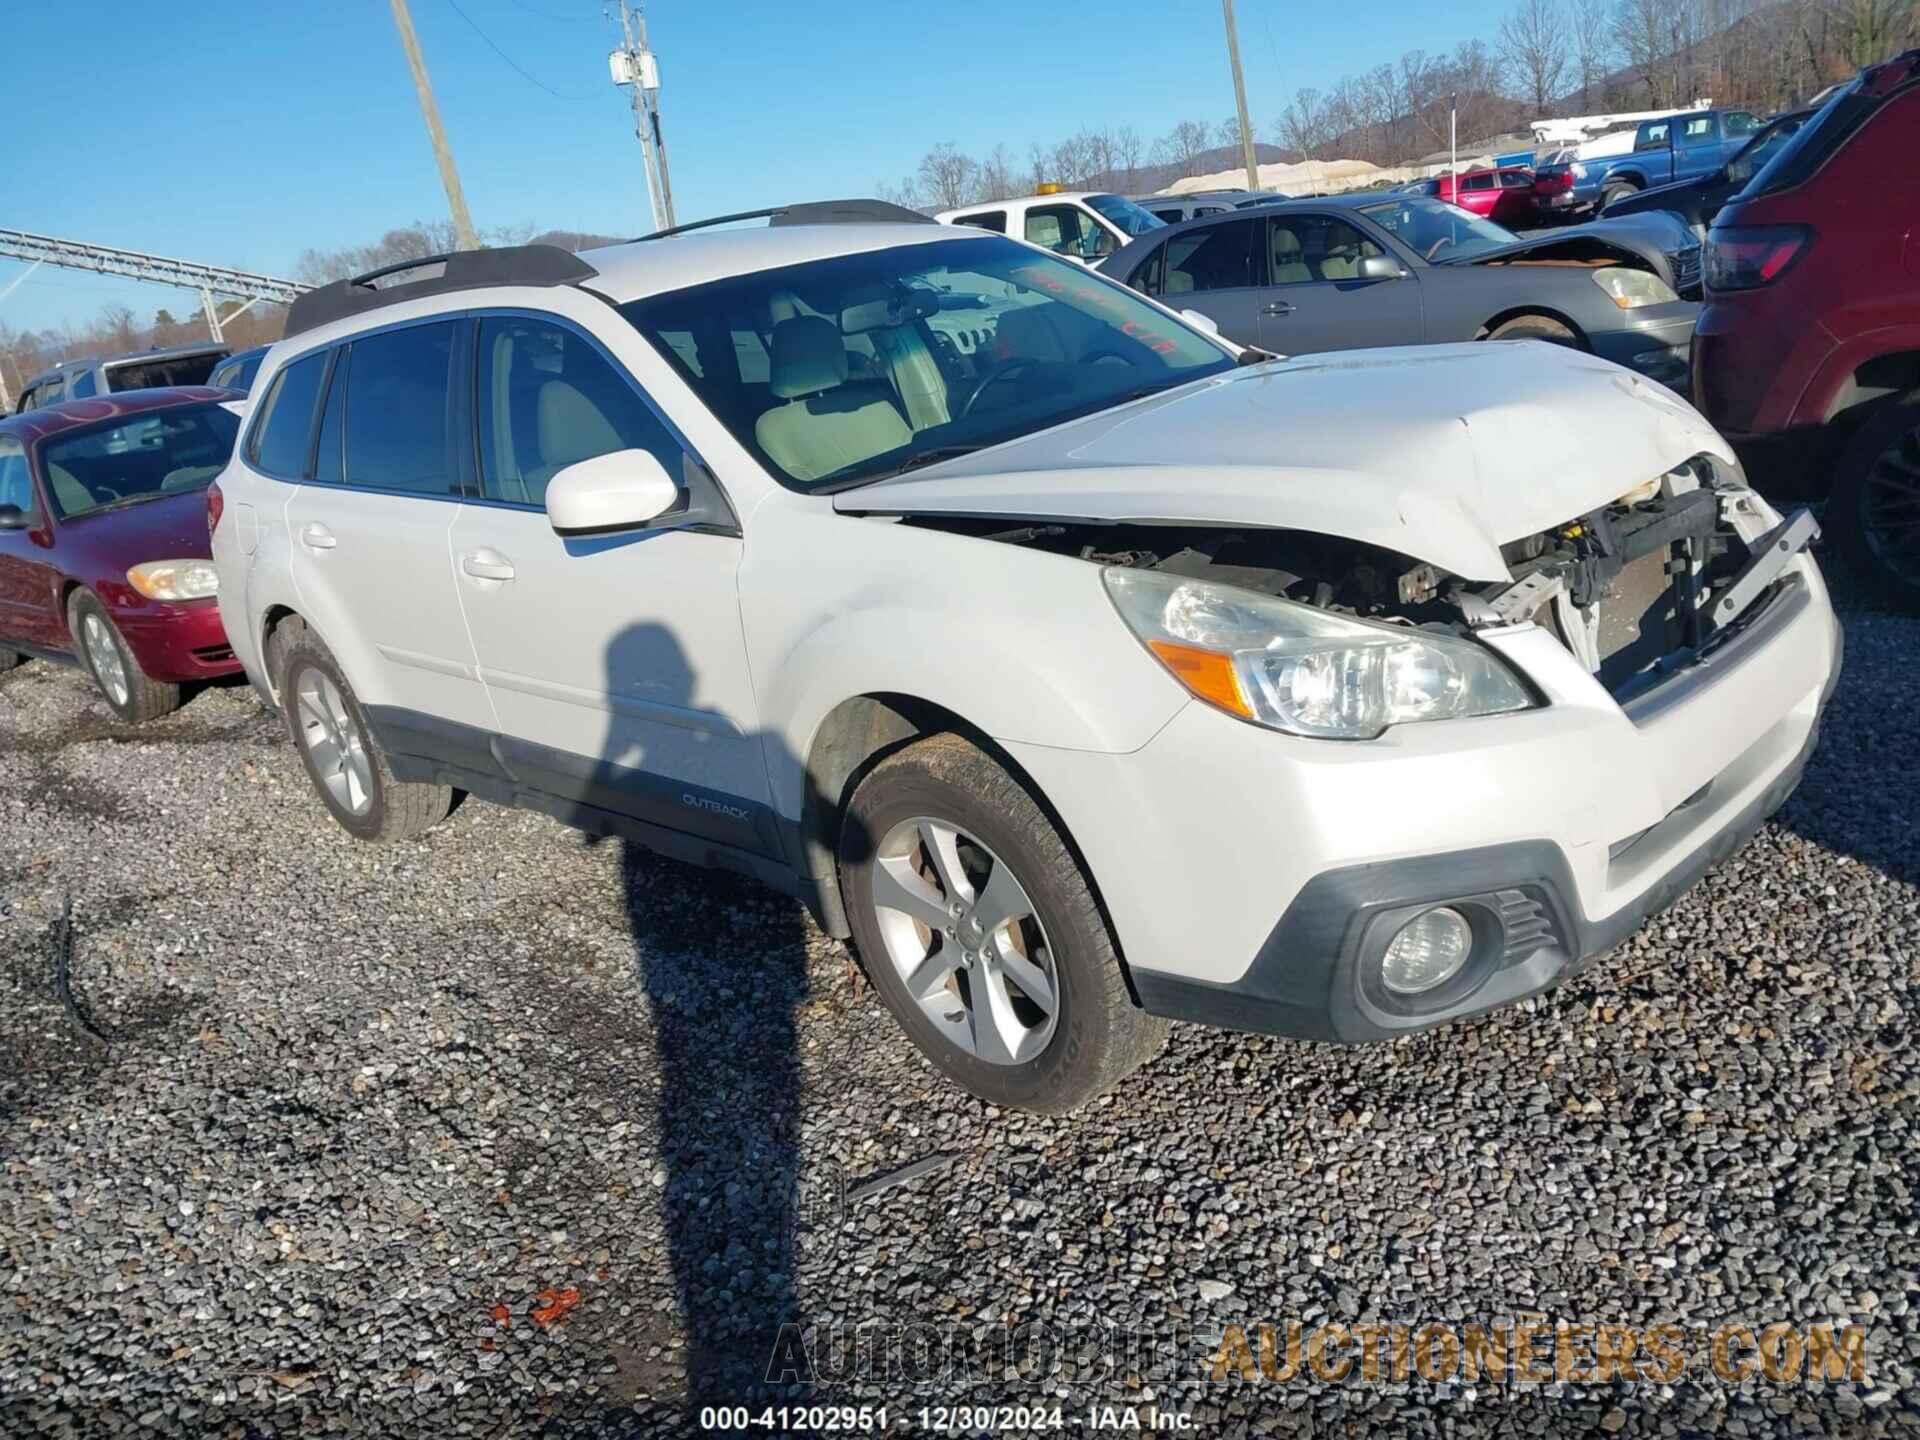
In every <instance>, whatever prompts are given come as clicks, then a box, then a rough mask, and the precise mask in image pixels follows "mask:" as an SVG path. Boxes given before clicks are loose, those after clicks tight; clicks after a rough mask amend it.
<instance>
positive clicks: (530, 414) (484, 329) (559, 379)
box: [356, 316, 682, 505]
mask: <svg viewBox="0 0 1920 1440" xmlns="http://www.w3.org/2000/svg"><path fill="white" fill-rule="evenodd" d="M356 348H357V347H356ZM357 360H358V357H357V356H356V363H357ZM479 366H480V405H479V411H480V416H479V419H480V488H481V493H483V494H484V495H485V496H486V497H487V498H488V499H489V500H505V501H510V502H512V503H514V504H519V505H541V504H544V503H545V502H546V493H547V483H548V482H549V481H551V480H552V479H553V477H554V475H555V474H556V473H558V472H559V471H560V470H562V469H564V468H565V467H566V466H568V465H573V464H576V463H578V462H579V461H581V460H591V459H593V458H594V457H595V456H596V455H607V454H610V453H612V452H613V451H616V450H650V451H652V452H653V454H654V455H655V456H656V457H657V458H658V459H659V461H660V463H661V464H662V465H663V466H665V467H666V471H667V473H668V474H669V475H672V476H674V477H675V478H676V479H677V478H678V477H679V475H680V462H681V453H682V452H681V449H680V444H679V442H678V441H677V440H675V439H674V438H673V436H672V434H671V433H669V431H668V430H667V427H666V425H665V424H664V423H663V422H662V421H661V419H660V418H659V416H657V415H655V414H654V413H653V410H652V408H651V407H650V406H649V405H648V404H647V402H646V401H645V400H643V399H641V398H640V395H639V393H638V392H636V391H635V390H634V388H633V385H632V384H631V382H629V381H628V380H627V378H626V376H625V375H623V374H622V373H621V372H620V371H619V370H617V369H616V368H615V367H614V366H613V365H612V363H610V362H609V361H608V360H607V359H606V357H605V356H603V355H602V354H601V353H600V352H599V351H598V350H597V349H595V348H594V347H593V345H592V344H591V343H589V342H588V341H587V340H586V339H585V338H584V337H583V336H581V335H580V334H579V333H578V332H576V331H573V330H570V329H568V328H566V327H565V326H563V325H557V324H554V323H552V322H550V321H543V320H532V319H525V318H521V317H516V316H497V317H488V318H486V319H484V320H482V321H481V322H480V345H479Z"/></svg>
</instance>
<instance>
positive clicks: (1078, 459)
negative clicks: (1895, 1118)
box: [209, 202, 1840, 1110]
mask: <svg viewBox="0 0 1920 1440" xmlns="http://www.w3.org/2000/svg"><path fill="white" fill-rule="evenodd" d="M769 214H770V219H771V223H770V224H768V225H766V226H764V227H754V228H750V229H742V228H733V229H706V230H702V229H699V228H698V227H689V229H690V230H692V231H693V233H687V232H685V231H683V232H679V233H669V234H666V235H663V236H660V237H657V238H652V239H648V240H644V241H640V242H637V243H634V244H630V245H622V246H617V247H613V248H610V249H605V250H598V251H593V252H590V253H587V254H584V255H581V256H578V257H576V256H573V255H570V254H567V253H565V252H563V251H560V250H556V249H549V248H544V247H527V248H523V249H509V250H496V251H482V252H475V253H468V254H461V255H454V256H449V257H445V258H443V259H441V260H438V261H434V262H428V263H423V264H421V265H417V266H415V267H413V268H411V269H406V270H399V271H394V272H389V273H383V274H380V275H375V276H368V277H362V278H361V279H358V280H354V281H343V282H340V283H338V284H336V285H332V286H329V287H327V288H325V289H323V290H319V291H316V292H314V293H312V294H310V295H308V296H306V297H305V298H303V299H302V300H301V301H300V302H299V303H297V304H296V305H295V306H294V307H293V312H292V315H291V318H290V322H289V326H288V335H287V338H286V339H285V340H283V341H281V342H280V343H279V344H277V345H275V346H274V347H273V350H272V352H271V354H269V355H268V357H267V359H266V361H265V363H264V365H263V367H262V369H261V373H260V377H259V381H258V384H257V385H256V388H255V394H256V395H258V396H259V397H261V398H260V399H259V401H258V402H257V404H256V405H255V407H254V413H253V414H252V415H251V416H250V418H249V424H248V426H247V428H246V430H245V431H244V434H243V437H242V440H241V443H240V445H239V446H238V448H237V450H236V453H235V456H234V458H233V460H232V462H231V464H230V465H229V466H228V468H227V469H226V471H225V473H224V474H223V475H222V476H221V477H220V479H219V482H218V485H217V486H216V488H215V489H214V490H213V491H212V492H211V493H210V497H209V513H210V517H211V520H212V523H213V532H214V533H213V550H214V557H215V560H216V563H217V565H218V568H219V595H220V609H221V613H222V615H223V617H224V618H225V621H226V626H227V632H228V634H229V636H230V637H231V640H232V643H233V648H234V651H235V653H236V654H237V655H238V656H239V657H240V659H241V660H242V661H243V662H244V664H245V666H246V669H247V672H248V674H249V675H250V676H251V677H252V680H253V682H254V684H255V685H256V686H257V687H258V688H259V690H260V692H261V694H262V695H263V696H264V697H266V698H267V700H268V701H269V703H271V704H273V705H275V706H277V707H278V708H279V709H280V710H281V711H282V712H283V713H284V714H285V716H286V718H287V721H288V725H289V729H290V731H291V733H292V737H293V740H294V743H295V744H296V746H297V747H298V749H299V752H300V754H301V756H302V758H303V760H304V762H305V764H306V767H307V770H308V772H309V774H310V775H311V777H312V780H313V784H314V788H315V790H316V791H317V792H318V794H319V797H320V799H321V801H322V802H323V803H324V804H325V805H326V807H327V808H328V809H329V810H330V811H331V812H332V813H333V816H334V818H335V819H336V820H338V821H339V822H340V824H341V825H343V826H345V827H346V829H347V830H348V831H350V832H351V833H353V834H354V835H357V836H360V837H362V838H364V839H368V840H393V839H399V838H402V837H405V836H410V835H413V834H416V833H418V832H419V831H421V830H423V829H425V828H426V827H427V826H429V825H431V824H433V823H434V822H435V821H436V820H438V819H440V818H441V817H442V816H444V815H445V814H446V813H447V810H448V806H449V804H450V800H451V797H452V795H453V793H454V792H455V791H464V792H468V793H470V794H472V795H475V796H478V797H481V798H484V799H487V800H492V801H496V802H499V803H501V804H507V805H520V806H527V807H532V808H535V809H539V810H543V811H546V812H549V813H551V814H553V815H556V816H558V817H560V818H562V819H563V820H565V821H568V822H570V823H571V824H574V825H578V826H582V827H585V828H588V829H591V830H596V831H602V832H608V833H615V834H619V835H622V836H625V837H628V838H630V839H632V840H634V841H637V842H638V843H640V844H643V845H646V846H650V847H653V848H655V849H657V850H659V851H662V852H665V853H666V854H669V855H673V856H677V857H680V858H681V859H684V860H690V861H694V862H698V863H704V864H709V865H719V866H724V867H727V868H729V869H733V870H738V871H743V872H746V873H747V874H750V875H755V876H759V877H761V878H762V879H764V880H766V881H768V882H769V883H771V884H774V885H777V886H780V887H782V888H784V889H785V890H788V891H790V892H792V893H793V894H795V895H797V896H798V897H800V898H801V899H802V900H803V901H804V902H805V903H806V904H807V905H808V907H809V908H810V909H811V910H812V912H813V914H814V915H815V917H816V918H817V919H818V920H819V923H820V924H821V925H822V926H823V927H825V928H826V929H827V930H828V931H830V932H832V933H834V934H837V935H842V936H851V937H852V939H853V940H854V941H855V942H856V943H857V945H858V947H859V951H860V954H861V955H862V957H863V959H864V962H865V965H866V968H867V970H868V973H869V974H870V975H871V976H872V979H873V981H874V983H875V985H876V986H877V988H878V989H879V991H880V992H881V994H882V995H883V996H884V997H885V1000H886V1002H887V1004H888V1005H889V1006H890V1007H891V1008H892V1010H893V1011H894V1013H895V1014H896V1015H897V1017H898V1018H899V1021H900V1023H901V1025H902V1026H903V1027H905V1029H906V1031H907V1033H908V1034H909V1035H910V1036H911V1037H912V1038H913V1040H914V1042H915V1043H916V1044H917V1045H919V1046H920V1047H921V1049H922V1050H924V1051H925V1052H926V1054H927V1056H928V1057H929V1058H930V1059H931V1060H932V1061H933V1063H934V1064H935V1065H937V1066H938V1067H939V1068H940V1069H941V1070H943V1071H944V1072H945V1073H946V1074H947V1075H949V1076H951V1077H952V1078H953V1079H954V1080H956V1081H957V1082H959V1083H960V1084H961V1085H962V1086H964V1087H966V1088H967V1089H968V1090H971V1091H972V1092H974V1093H975V1094H977V1095H980V1096H982V1097H986V1098H988V1099H990V1100H992V1101H994V1102H997V1103H1004V1104H1012V1105H1018V1106H1027V1107H1032V1108H1036V1109H1044V1110H1065V1109H1069V1108H1071V1107H1073V1106H1075V1105H1077V1104H1079V1103H1081V1102H1083V1101H1085V1100H1087V1099H1088V1098H1089V1097H1090V1096H1092V1095H1094V1094H1096V1093H1098V1092H1099V1091H1101V1090H1102V1089H1104V1088H1106V1087H1108V1086H1111V1085H1113V1084H1114V1083H1115V1082H1116V1081H1118V1080H1119V1079H1120V1078H1121V1077H1123V1076H1124V1075H1126V1074H1127V1073H1128V1072H1129V1071H1130V1070H1131V1069H1133V1068H1134V1067H1135V1066H1137V1065H1139V1064H1141V1063H1142V1062H1143V1061H1145V1060H1146V1059H1148V1058H1150V1057H1151V1056H1152V1055H1153V1054H1154V1053H1155V1051H1156V1048H1157V1047H1158V1046H1159V1044H1160V1043H1161V1041H1162V1039H1163V1037H1164V1034H1165V1027H1166V1022H1167V1020H1168V1019H1169V1018H1171V1019H1180V1020H1194V1021H1202V1022H1206V1023H1212V1024H1218V1025H1226V1026H1233V1027H1237V1028H1241V1029H1247V1030H1256V1031H1265V1032H1269V1033H1274V1034H1280V1035H1289V1036H1298V1037H1308V1038H1313V1039H1319V1040H1330V1041H1347V1042H1352V1041H1364V1040H1372V1039H1380V1038H1387V1037H1391V1036H1395V1035H1399V1034H1403V1033H1406V1032H1408V1031H1411V1030H1416V1029H1419V1028H1421V1027H1424V1026H1429V1025H1433V1024H1435V1023H1437V1022H1440V1021H1445V1020H1450V1019H1454V1018H1457V1017H1460V1016H1465V1015H1471V1014H1475V1013H1477V1012H1480V1011H1484V1010H1487V1009H1489V1008H1491V1007H1494V1006H1498V1005H1504V1004H1507V1003H1509V1002H1511V1001H1514V1000H1516V999H1519V998H1520V997H1522V996H1526V995H1530V994H1533V993H1534V992H1536V991H1539V990H1541V989H1542V988H1544V987H1546V986H1549V985H1552V984H1554V983H1555V982H1557V981H1558V980H1560V979H1562V978H1564V977H1565V976H1566V975H1567V974H1568V973H1569V972H1571V971H1572V970H1573V969H1575V968H1576V967H1577V966H1579V965H1580V964H1581V963H1583V962H1584V961H1586V960H1587V959H1589V958H1590V957H1592V956H1594V955H1595V954H1597V953H1598V952H1601V951H1604V950H1606V949H1607V948H1609V947H1610V946H1612V945H1614V944H1616V943H1617V942H1619V941H1620V940H1621V939H1622V938H1623V937H1625V936H1626V935H1628V934H1629V933H1630V932H1632V931H1633V930H1634V929H1635V927H1637V926H1638V925H1640V924H1641V923H1642V922H1643V921H1645V920H1646V919H1647V917H1648V916H1650V915H1652V914H1654V913H1655V912H1657V911H1659V910H1660V909H1661V908H1662V907H1664V906H1666V905H1667V904H1668V903H1670V902H1671V901H1672V900H1673V899H1674V897H1675V896H1676V895H1678V894H1679V893H1680V892H1681V891H1682V890H1683V889H1685V888H1686V887H1687V886H1688V885H1690V884H1692V883H1693V882H1694V881H1695V880H1696V879H1697V878H1698V877H1699V876H1700V875H1701V873H1702V872H1703V871H1704V870H1706V869H1707V867H1708V866H1710V865H1712V864H1713V863H1714V862H1715V861H1716V860H1717V859H1719V858H1720V857H1721V856H1723V855H1725V854H1726V853H1727V852H1728V851H1729V850H1731V849H1732V848H1733V847H1735V846H1737V845H1739V844H1740V843H1741V842H1742V841H1743V840H1744V839H1745V838H1746V837H1747V836H1748V835H1749V834H1751V833H1752V831H1753V830H1754V829H1755V828H1756V827H1757V826H1758V825H1759V824H1760V823H1761V821H1762V820H1763V818H1764V817H1765V816H1767V815H1768V814H1769V813H1770V812H1772V811H1773V810H1774V809H1775V808H1776V807H1777V806H1778V805H1780V803H1781V802H1782V801H1783V800H1784V799H1785V797H1786V796H1787V794H1788V793H1789V792H1790V791H1791V789H1792V788H1793V786H1794V784H1795V782H1796V781H1797V780H1798V778H1799V776H1800V773H1801V769H1802V766H1803V764H1804V762H1805V760H1806V757H1807V755H1808V753H1809V751H1810V750H1811V748H1812V746H1813V744H1814V741H1815V736H1816V733H1817V726H1818V721H1819V717H1820V711H1821V706H1822V704H1823V702H1824V700H1825V698H1826V696H1827V694H1828V693H1829V690H1830V688H1831V686H1832V684H1833V681H1834V677H1835V675H1836V673H1837V669H1838V664H1839V657H1840V634H1839V630H1838V627H1837V625H1836V623H1835V621H1834V617H1833V613H1832V610H1831V608H1830V606H1829V604H1828V599H1827V593H1826V589H1825V586H1824V584H1823V583H1822V580H1821V576H1820V574H1819V571H1818V570H1817V569H1816V568H1815V566H1814V564H1813V562H1812V560H1811V559H1810V558H1809V556H1808V555H1807V554H1806V553H1805V550H1806V544H1807V541H1808V540H1809V538H1810V537H1811V535H1812V534H1813V526H1812V522H1811V520H1810V519H1808V518H1807V517H1806V516H1805V515H1804V514H1802V515H1796V516H1794V517H1792V518H1789V519H1783V518H1782V517H1781V516H1780V515H1779V514H1776V513H1775V512H1774V511H1773V510H1772V509H1771V508H1770V507H1769V506H1768V505H1767V503H1766V502H1765V501H1764V500H1762V499H1760V498H1759V497H1758V496H1756V495H1755V494H1754V493H1753V492H1752V491H1751V490H1749V489H1748V488H1747V486H1746V484H1745V483H1744V482H1743V479H1742V476H1741V472H1740V469H1739V467H1738V465H1737V464H1736V463H1735V461H1734V458H1733V455H1732V453H1731V452H1730V451H1729V450H1728V448H1727V446H1726V444H1725V443H1724V442H1723V441H1722V440H1721V439H1720V437H1719V436H1718V435H1716V434H1715V433H1714V432H1713V430H1712V429H1711V428H1709V427H1708V426H1707V425H1706V424H1705V422H1703V421H1702V420H1701V419H1700V417H1699V416H1698V415H1697V414H1696V413H1695V412H1694V411H1693V410H1691V409H1690V408H1689V407H1688V406H1687V405H1686V403H1685V402H1684V401H1682V400H1679V399H1677V398H1676V397H1674V396H1673V395H1672V394H1671V393H1670V392H1668V391H1666V390H1665V389H1663V388H1661V387H1659V386H1656V385H1651V384H1648V383H1646V382H1645V381H1643V380H1641V379H1639V378H1638V377H1636V376H1634V375H1632V374H1630V373H1629V372H1627V371H1625V370H1622V369H1620V368H1618V367H1616V366H1613V365H1611V364H1608V363H1606V362H1604V361H1601V360H1598V359H1595V358H1593V357H1590V356H1587V355H1584V354H1580V353H1578V352H1576V351H1572V350H1566V349H1560V348H1555V347H1551V346H1547V345H1543V344H1539V343H1534V342H1496V343H1485V344H1477V345H1457V346H1439V347H1426V348H1421V349H1409V350H1372V351H1356V352H1352V353H1346V354H1335V355H1316V356H1311V357H1308V358H1305V359H1300V360H1291V361H1288V360H1273V359H1271V358H1270V357H1265V356H1261V355H1259V354H1258V353H1257V352H1240V351H1237V350H1235V349H1234V348H1233V347H1231V346H1228V345H1226V344H1224V343H1223V342H1221V341H1220V340H1218V339H1216V338H1215V337H1213V336H1212V335H1210V334H1207V333H1205V332H1204V331H1203V330H1201V329H1196V328H1195V327H1194V326H1193V325H1191V324H1189V323H1187V322H1185V321H1183V320H1182V319H1181V317H1180V316H1178V315H1176V314H1175V313H1173V312H1171V311H1169V310H1166V309H1164V308H1162V307H1160V306H1159V305H1157V304H1155V303H1154V302H1152V301H1150V300H1147V299H1145V298H1143V297H1141V296H1139V295H1137V294H1135V293H1133V292H1132V291H1129V290H1127V289H1124V288H1122V287H1121V286H1119V285H1116V284H1114V283H1112V282H1111V281H1109V280H1107V279H1105V278H1104V277H1102V276H1100V275H1097V274H1092V273H1089V272H1088V271H1087V270H1085V269H1083V268H1082V267H1080V266H1078V265H1075V264H1072V263H1070V262H1067V261H1063V260H1060V259H1058V258H1056V257H1054V256H1051V255H1048V254H1046V253H1044V252H1042V251H1040V250H1038V249H1037V248H1035V247H1032V246H1028V245H1025V244H1022V243H1020V242H1018V241H1015V240H1011V239H1008V238H1006V237H1004V236H999V235H991V234H982V233H980V232H979V231H977V230H967V229H960V228H955V227H948V226H943V225H935V224H931V223H926V222H923V221H920V217H918V216H914V215H911V214H909V213H907V212H898V213H895V212H892V211H891V210H890V209H889V207H882V206H878V205H877V204H870V203H864V202H862V203H851V204H841V205H834V204H824V205H817V206H798V207H792V208H789V209H788V210H785V211H776V212H769ZM915 222H918V223H915Z"/></svg>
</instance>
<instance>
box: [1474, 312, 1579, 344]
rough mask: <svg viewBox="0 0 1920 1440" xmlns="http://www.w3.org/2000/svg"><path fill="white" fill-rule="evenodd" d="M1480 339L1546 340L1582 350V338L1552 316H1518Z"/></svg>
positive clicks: (1504, 322) (1571, 328)
mask: <svg viewBox="0 0 1920 1440" xmlns="http://www.w3.org/2000/svg"><path fill="white" fill-rule="evenodd" d="M1480 338H1481V339H1483V340H1545V341H1546V342H1547V343H1548V344H1550V345H1566V346H1568V347H1570V348H1572V349H1575V350H1577V349H1579V348H1580V337H1579V336H1578V335H1576V334H1574V332H1573V327H1572V326H1571V325H1565V324H1562V323H1561V322H1560V321H1558V320H1555V319H1554V318H1553V317H1552V316H1550V315H1516V316H1514V317H1513V318H1512V319H1511V320H1503V321H1501V322H1500V323H1499V324H1498V325H1496V326H1494V327H1493V329H1491V330H1489V331H1488V332H1487V333H1486V334H1485V335H1483V336H1481V337H1480Z"/></svg>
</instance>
